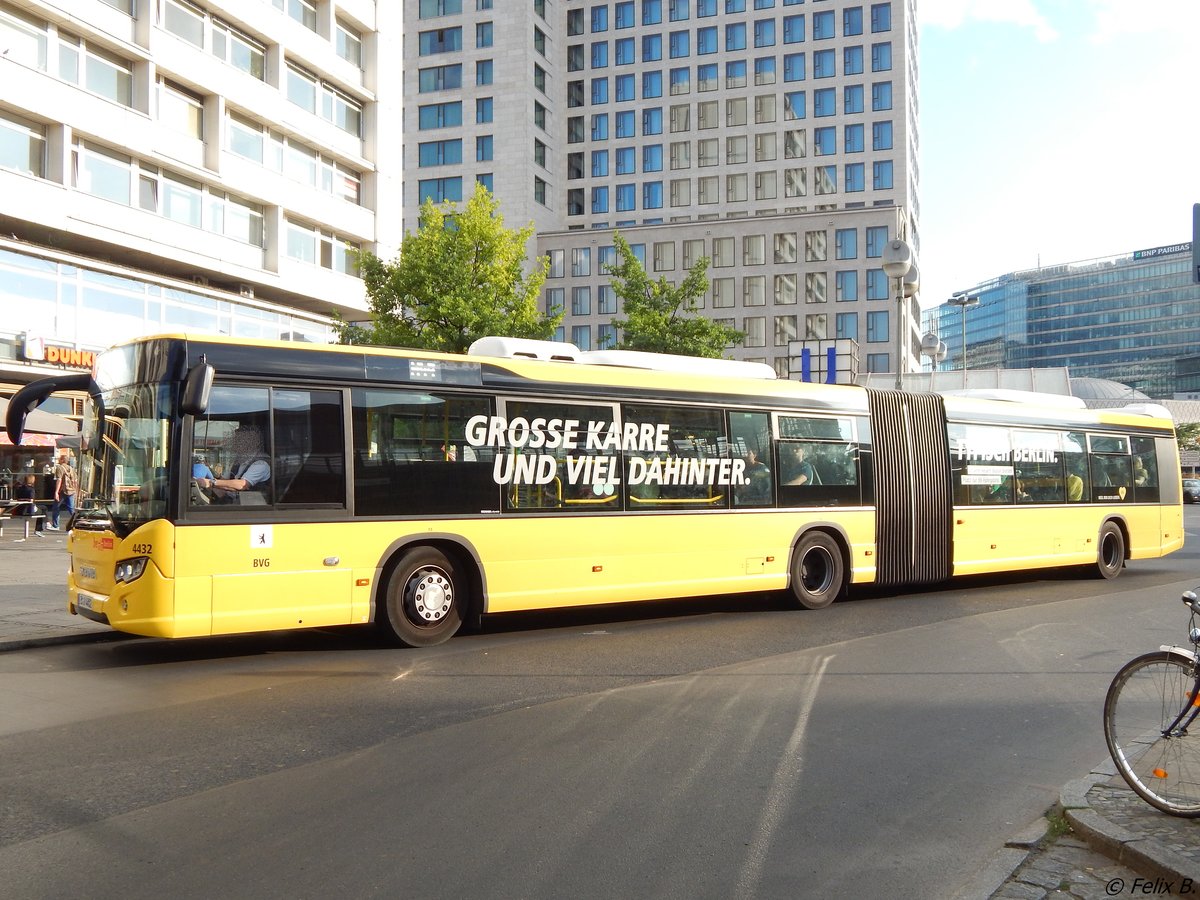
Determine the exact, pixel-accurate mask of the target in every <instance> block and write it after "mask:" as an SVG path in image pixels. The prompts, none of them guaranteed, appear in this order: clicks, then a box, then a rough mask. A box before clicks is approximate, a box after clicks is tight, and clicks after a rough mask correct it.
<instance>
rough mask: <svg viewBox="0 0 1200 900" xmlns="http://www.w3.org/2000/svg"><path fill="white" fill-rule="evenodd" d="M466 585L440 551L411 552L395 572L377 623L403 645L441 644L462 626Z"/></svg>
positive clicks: (426, 645) (377, 617)
mask: <svg viewBox="0 0 1200 900" xmlns="http://www.w3.org/2000/svg"><path fill="white" fill-rule="evenodd" d="M463 584H464V581H463V579H462V577H461V576H460V574H459V572H458V570H457V569H456V567H455V565H454V563H453V562H452V561H451V560H450V559H448V558H447V557H446V555H445V554H444V553H442V552H441V551H440V550H437V549H435V548H433V547H417V548H415V549H413V550H409V551H407V552H406V553H405V554H404V556H402V557H401V558H400V562H399V564H398V565H397V566H396V568H395V569H393V570H392V575H391V577H390V578H389V579H388V583H387V591H386V595H385V598H384V599H385V602H384V608H383V609H382V610H381V611H380V612H381V613H382V615H377V616H376V621H377V623H378V624H379V625H380V627H381V628H382V629H383V631H384V633H385V634H387V635H388V637H390V638H391V639H392V640H394V641H396V642H397V643H399V644H401V645H402V646H405V647H431V646H433V645H434V644H440V643H442V642H443V641H447V640H449V639H450V638H451V637H453V636H454V633H455V632H456V631H458V629H459V626H460V625H462V609H463V604H464V602H465V600H466V598H465V597H464V596H463V593H462V586H463Z"/></svg>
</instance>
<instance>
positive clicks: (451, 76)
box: [418, 63, 462, 94]
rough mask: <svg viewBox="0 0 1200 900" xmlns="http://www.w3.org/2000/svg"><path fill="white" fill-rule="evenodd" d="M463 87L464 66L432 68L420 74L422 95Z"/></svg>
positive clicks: (421, 71)
mask: <svg viewBox="0 0 1200 900" xmlns="http://www.w3.org/2000/svg"><path fill="white" fill-rule="evenodd" d="M460 87H462V66H461V65H459V64H457V63H456V64H454V65H452V66H432V67H430V68H428V69H421V70H420V72H419V74H418V88H419V90H420V92H421V93H422V94H428V93H433V92H434V91H448V90H454V89H455V88H460Z"/></svg>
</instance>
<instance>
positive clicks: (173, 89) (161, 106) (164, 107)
mask: <svg viewBox="0 0 1200 900" xmlns="http://www.w3.org/2000/svg"><path fill="white" fill-rule="evenodd" d="M158 120H159V121H160V122H162V123H163V124H164V125H166V126H167V127H168V128H170V129H172V130H173V131H177V132H179V133H180V134H184V135H187V136H188V137H190V138H195V139H196V140H198V141H199V140H203V139H204V102H203V101H202V100H201V99H200V98H199V97H196V96H194V95H193V94H191V93H190V92H189V91H186V90H184V89H183V88H181V87H179V86H177V85H174V84H170V83H168V82H165V81H161V82H159V85H158Z"/></svg>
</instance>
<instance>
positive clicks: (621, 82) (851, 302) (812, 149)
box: [405, 0, 919, 375]
mask: <svg viewBox="0 0 1200 900" xmlns="http://www.w3.org/2000/svg"><path fill="white" fill-rule="evenodd" d="M406 29H407V31H406V36H405V48H406V52H407V53H408V54H409V55H410V57H411V58H413V59H414V60H415V61H416V65H415V67H413V68H411V69H410V70H409V71H408V73H407V74H406V82H405V100H406V109H405V117H406V118H405V133H406V137H407V142H406V149H405V163H406V165H405V169H406V172H410V173H413V172H415V173H417V174H416V177H415V178H414V177H410V178H409V179H408V180H407V182H406V186H405V216H406V220H407V221H408V223H409V225H410V227H412V226H413V225H414V223H415V222H416V215H417V209H418V207H419V205H420V203H421V202H422V201H423V200H424V199H426V198H433V199H434V200H454V201H458V200H461V199H463V198H464V197H465V196H467V195H469V194H470V192H471V191H472V190H473V185H474V183H475V182H476V181H479V182H482V183H484V184H486V185H487V186H488V187H489V188H491V189H492V191H493V192H494V193H495V194H496V196H497V197H498V198H499V200H500V202H501V209H502V211H503V212H504V215H505V218H506V219H507V220H508V221H509V222H513V223H516V224H520V225H523V224H525V223H526V222H530V221H532V222H533V223H534V224H535V227H536V230H537V236H536V238H535V240H534V242H533V244H532V246H531V247H530V248H529V249H530V252H531V254H532V253H537V254H539V255H540V254H545V255H548V256H549V257H550V278H549V279H548V280H547V282H546V287H545V290H544V297H543V302H544V303H545V305H546V308H547V309H556V308H557V309H562V310H563V311H564V312H565V317H564V320H563V327H562V329H561V331H560V333H559V337H560V339H563V340H568V341H572V342H574V343H576V344H578V345H580V346H581V347H583V348H587V349H594V348H601V347H606V346H611V344H612V343H613V342H614V340H615V339H616V337H617V335H616V333H615V331H614V329H613V327H612V324H611V323H612V320H613V318H614V317H616V316H619V313H620V310H619V308H618V304H617V301H616V299H615V297H614V296H613V294H612V291H611V287H610V285H609V279H608V273H607V268H606V267H607V265H608V262H609V260H610V258H611V252H612V244H613V241H612V232H613V231H614V230H619V231H620V232H621V233H622V235H623V236H624V237H625V238H626V239H627V240H628V241H629V242H630V244H632V245H633V246H634V247H635V250H636V251H637V252H638V253H639V255H640V256H641V257H642V260H643V263H644V264H645V265H646V268H647V270H648V271H649V272H650V274H651V275H652V276H654V277H660V276H661V277H665V278H668V279H669V280H672V281H675V282H679V281H681V280H682V279H683V278H684V277H685V276H686V274H687V269H688V268H689V267H690V266H691V265H692V264H693V263H694V262H696V261H697V260H698V259H700V258H701V257H708V258H709V259H710V260H711V266H710V269H709V273H708V274H709V290H708V292H707V294H706V296H705V298H704V303H703V307H704V308H703V314H704V315H708V316H711V317H713V318H717V319H721V320H723V321H725V322H727V323H728V324H730V325H732V326H734V327H735V328H738V329H739V330H742V331H744V332H745V333H746V336H747V337H746V343H745V345H743V346H741V347H739V348H736V349H734V350H732V351H731V352H730V355H731V356H733V357H735V358H740V359H748V360H755V361H763V362H768V363H772V364H774V365H775V367H776V369H777V371H779V372H780V374H783V375H786V374H788V371H787V362H788V359H787V357H788V349H787V344H788V342H789V340H793V339H796V338H800V339H803V338H805V337H808V338H812V339H822V338H833V337H851V338H855V339H857V340H858V341H859V342H860V343H861V344H862V345H863V348H864V349H863V353H862V358H863V359H864V362H865V363H866V364H867V366H868V367H870V368H872V369H875V370H877V371H894V370H895V369H894V366H895V360H894V356H895V353H896V345H897V335H896V331H895V328H896V322H895V321H894V317H895V315H896V309H895V304H894V301H893V302H892V303H889V302H888V299H889V296H891V297H894V290H893V289H894V285H892V286H889V285H888V283H887V279H886V278H885V277H884V273H883V270H882V268H881V265H880V263H881V258H880V257H881V254H882V246H883V244H885V243H886V242H887V240H890V239H892V238H896V237H899V238H903V239H905V240H907V241H908V242H909V243H910V244H911V245H912V246H913V247H914V249H915V250H919V229H918V212H917V199H916V198H917V192H918V180H919V173H918V169H917V165H916V158H917V150H918V136H917V53H916V47H917V38H916V21H915V15H914V4H913V0H888V2H869V0H867V2H863V0H821V2H808V3H804V2H799V0H616V2H613V0H608V2H588V0H564V2H550V0H531V2H517V3H504V4H500V3H498V2H497V3H495V4H493V2H492V0H421V2H419V3H416V4H413V7H412V9H411V10H410V11H409V12H408V14H407V18H406ZM902 327H903V331H904V333H905V335H907V336H908V337H909V340H908V341H907V342H905V346H906V347H907V357H908V360H909V362H908V365H909V366H910V367H911V366H912V365H913V363H912V360H913V359H914V353H915V349H916V347H917V340H916V339H917V336H918V335H917V329H916V323H915V322H912V321H908V322H905V323H903V326H902Z"/></svg>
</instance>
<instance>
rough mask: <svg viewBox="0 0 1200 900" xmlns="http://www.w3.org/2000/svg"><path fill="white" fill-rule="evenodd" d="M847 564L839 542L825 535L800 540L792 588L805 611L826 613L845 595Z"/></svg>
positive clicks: (810, 534) (819, 533) (816, 533)
mask: <svg viewBox="0 0 1200 900" xmlns="http://www.w3.org/2000/svg"><path fill="white" fill-rule="evenodd" d="M845 582H846V564H845V560H844V559H843V558H842V550H841V548H840V547H839V546H838V544H837V541H835V540H834V539H833V538H831V537H830V536H829V535H828V534H826V533H825V532H823V531H810V532H808V533H807V534H805V535H804V536H803V537H802V538H800V543H798V544H797V545H796V550H795V552H793V553H792V567H791V588H792V596H793V597H795V599H796V602H797V603H798V604H800V606H802V607H804V608H805V609H824V608H825V607H826V606H828V605H829V604H831V603H832V602H833V601H834V600H836V599H837V598H838V597H839V596H840V595H841V593H842V589H843V588H844V587H845Z"/></svg>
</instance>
